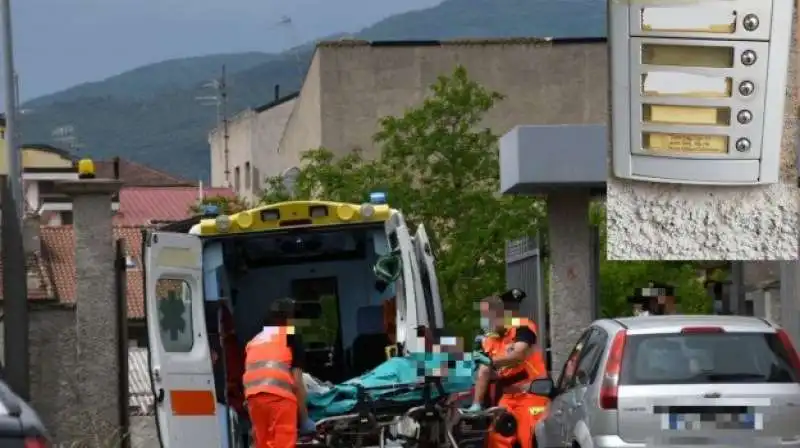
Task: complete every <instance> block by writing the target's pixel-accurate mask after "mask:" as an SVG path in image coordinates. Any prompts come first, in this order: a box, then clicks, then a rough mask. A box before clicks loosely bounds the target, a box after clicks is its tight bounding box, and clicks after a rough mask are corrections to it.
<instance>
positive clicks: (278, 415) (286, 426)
mask: <svg viewBox="0 0 800 448" xmlns="http://www.w3.org/2000/svg"><path fill="white" fill-rule="evenodd" d="M247 410H248V412H249V413H250V422H251V424H252V426H253V439H254V442H255V448H288V447H294V446H295V444H296V443H297V402H295V401H293V400H287V399H286V398H283V397H279V396H277V395H272V394H256V395H251V396H249V397H247Z"/></svg>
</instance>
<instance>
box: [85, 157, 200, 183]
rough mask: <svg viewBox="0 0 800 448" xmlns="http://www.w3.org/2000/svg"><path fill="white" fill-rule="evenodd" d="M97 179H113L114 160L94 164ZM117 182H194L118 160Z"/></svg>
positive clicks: (138, 164) (145, 166)
mask: <svg viewBox="0 0 800 448" xmlns="http://www.w3.org/2000/svg"><path fill="white" fill-rule="evenodd" d="M94 166H95V173H96V175H97V177H100V178H107V179H113V178H114V177H115V176H114V160H99V161H96V162H95V163H94ZM119 180H120V181H122V182H123V183H124V184H125V185H131V186H133V185H148V186H167V185H184V186H193V185H196V182H192V181H189V180H186V179H182V178H180V177H177V176H173V175H172V174H169V173H165V172H163V171H159V170H157V169H155V168H151V167H149V166H147V165H142V164H140V163H136V162H131V161H130V160H125V159H119Z"/></svg>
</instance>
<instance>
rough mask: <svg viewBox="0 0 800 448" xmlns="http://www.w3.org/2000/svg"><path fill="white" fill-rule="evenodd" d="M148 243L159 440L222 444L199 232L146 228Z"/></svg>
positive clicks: (173, 445)
mask: <svg viewBox="0 0 800 448" xmlns="http://www.w3.org/2000/svg"><path fill="white" fill-rule="evenodd" d="M144 246H145V247H144V260H145V273H146V275H145V302H146V311H147V332H148V338H149V348H150V376H151V381H152V385H153V394H154V396H155V409H156V418H157V419H158V420H157V421H158V429H159V438H160V439H161V444H162V446H164V447H165V448H196V447H200V446H206V447H219V446H221V429H220V425H219V422H218V421H217V416H216V408H217V406H216V398H215V392H214V375H213V371H212V367H211V355H210V351H209V346H208V337H207V333H206V331H207V330H206V321H205V316H204V314H205V312H204V306H203V305H204V303H203V283H202V278H203V277H202V275H203V265H202V253H203V248H202V244H201V241H200V238H199V237H198V236H195V235H188V234H184V233H172V232H148V233H147V234H146V237H145V241H144Z"/></svg>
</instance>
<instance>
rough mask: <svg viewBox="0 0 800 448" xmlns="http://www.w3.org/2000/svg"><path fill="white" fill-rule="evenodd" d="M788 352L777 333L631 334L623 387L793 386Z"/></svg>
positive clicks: (794, 378) (795, 376)
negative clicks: (759, 384)
mask: <svg viewBox="0 0 800 448" xmlns="http://www.w3.org/2000/svg"><path fill="white" fill-rule="evenodd" d="M798 378H800V372H797V371H795V370H794V369H793V368H792V365H791V362H790V361H789V356H788V353H787V351H786V348H785V347H783V345H782V344H781V342H780V340H779V339H778V337H777V335H775V334H774V333H699V334H653V335H630V336H628V338H627V340H626V343H625V353H624V357H623V363H622V372H621V375H620V384H622V385H626V384H627V385H646V384H696V383H794V382H797V381H798Z"/></svg>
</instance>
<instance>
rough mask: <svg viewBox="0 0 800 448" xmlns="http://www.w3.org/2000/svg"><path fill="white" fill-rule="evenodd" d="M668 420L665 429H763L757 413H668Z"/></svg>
mask: <svg viewBox="0 0 800 448" xmlns="http://www.w3.org/2000/svg"><path fill="white" fill-rule="evenodd" d="M666 420H667V422H666V423H667V424H666V425H664V426H666V428H665V429H670V430H676V431H699V430H721V429H740V430H741V429H744V430H758V429H762V428H761V426H762V425H761V418H760V416H759V415H757V414H705V415H701V414H668V415H667V419H666Z"/></svg>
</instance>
